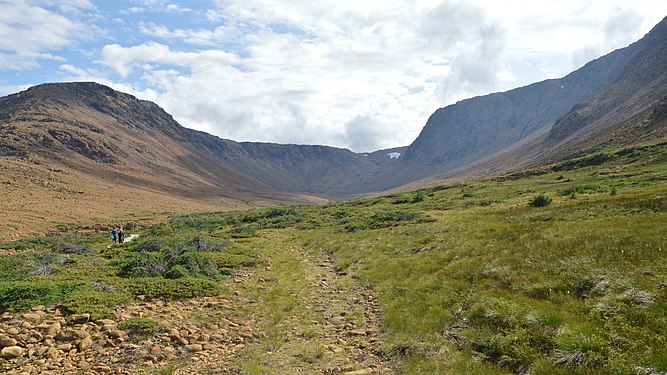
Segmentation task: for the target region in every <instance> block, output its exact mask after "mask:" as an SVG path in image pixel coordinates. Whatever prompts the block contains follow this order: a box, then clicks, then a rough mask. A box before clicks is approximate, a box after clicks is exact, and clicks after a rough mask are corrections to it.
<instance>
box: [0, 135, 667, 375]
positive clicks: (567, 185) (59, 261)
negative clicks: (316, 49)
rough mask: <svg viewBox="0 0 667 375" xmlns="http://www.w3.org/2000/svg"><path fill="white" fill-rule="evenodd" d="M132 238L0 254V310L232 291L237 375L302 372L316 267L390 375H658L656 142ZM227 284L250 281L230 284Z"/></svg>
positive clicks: (665, 357)
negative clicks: (247, 340) (247, 332)
mask: <svg viewBox="0 0 667 375" xmlns="http://www.w3.org/2000/svg"><path fill="white" fill-rule="evenodd" d="M137 233H138V234H139V235H140V237H139V238H138V239H137V240H134V241H132V242H131V243H127V244H123V245H116V246H113V247H110V248H109V247H108V245H109V244H110V239H109V238H108V233H97V234H75V233H72V234H68V235H62V236H53V237H38V238H26V239H22V240H19V241H14V242H8V243H4V244H2V245H0V248H4V249H16V250H24V251H21V252H18V253H16V254H5V255H0V309H2V310H5V309H14V310H21V309H28V308H30V307H32V306H34V305H39V304H45V305H47V304H60V305H61V306H62V307H63V309H65V310H66V311H69V312H73V313H84V312H85V313H91V314H93V315H96V316H111V315H113V311H114V308H115V307H116V306H118V305H122V304H123V303H129V302H132V301H136V300H137V296H140V295H144V296H149V297H154V298H161V299H181V298H191V297H197V296H215V295H220V296H223V297H224V296H231V295H233V294H234V293H235V292H236V291H238V290H241V291H242V293H243V294H242V295H246V296H248V299H249V301H261V303H250V302H249V303H248V304H246V305H244V304H242V303H241V304H239V305H238V309H237V314H238V315H239V316H250V315H252V316H254V317H256V318H257V319H256V321H257V322H258V324H259V327H257V330H259V331H262V332H264V334H263V335H257V336H256V337H255V338H254V339H253V340H254V342H253V343H252V344H250V345H248V346H247V347H246V349H245V352H242V353H241V357H239V358H238V359H237V361H238V363H236V366H237V369H238V370H239V372H242V373H275V372H276V371H277V370H278V369H281V370H283V371H288V372H289V370H285V369H286V368H290V367H285V366H293V367H291V368H299V369H300V371H302V370H304V369H305V371H311V373H312V372H316V371H317V370H318V369H322V368H325V367H326V365H327V362H328V361H331V360H332V359H331V358H330V357H328V356H329V355H333V354H330V353H328V352H327V353H326V354H325V353H322V352H318V350H317V349H313V347H314V346H313V345H309V344H308V343H309V340H310V341H313V342H315V341H317V340H323V336H322V335H319V334H318V332H316V330H315V329H314V328H313V327H311V326H310V324H311V322H313V321H317V319H319V318H318V316H319V315H318V314H319V313H318V311H317V309H311V308H310V307H309V304H311V303H313V301H316V300H317V298H320V299H322V298H330V296H329V297H328V295H327V294H321V295H320V296H318V294H317V290H315V291H312V288H313V286H312V285H313V283H312V282H310V281H312V280H310V279H309V278H310V277H311V276H312V277H313V278H314V277H315V276H314V275H315V271H309V266H308V265H309V264H318V263H321V262H323V261H325V260H326V261H331V262H333V265H334V266H335V272H336V273H337V274H340V275H348V276H351V278H352V280H355V282H356V283H358V284H359V285H361V286H363V288H367V289H368V290H369V291H372V293H373V294H374V296H375V298H376V300H377V302H378V304H379V309H380V322H379V324H380V337H381V339H380V340H379V341H377V343H376V345H377V348H376V351H377V352H378V354H379V355H381V356H382V357H383V358H385V359H386V360H387V361H388V362H389V363H390V364H391V369H392V371H393V372H394V373H397V374H437V373H443V374H445V373H446V374H507V373H517V374H524V373H533V374H664V373H667V144H664V143H662V144H654V145H646V146H638V147H633V148H627V149H621V150H610V151H603V152H599V153H597V154H593V155H590V156H587V157H583V158H579V159H573V160H568V161H565V162H562V163H559V164H555V165H551V166H548V167H543V168H539V169H534V170H527V171H521V172H516V173H513V174H508V175H505V176H499V177H496V178H493V179H488V180H484V181H476V182H469V183H462V184H455V185H445V186H437V187H433V188H429V189H422V190H418V191H414V192H408V193H401V194H394V195H388V196H383V197H377V198H369V199H362V200H356V201H350V202H342V203H332V204H328V205H325V206H294V207H276V208H269V209H256V210H248V211H239V212H227V213H206V214H193V215H186V216H178V217H173V218H172V219H171V220H169V221H168V222H164V223H162V224H159V225H155V226H151V227H147V228H143V229H140V230H138V231H137ZM309 272H311V273H309ZM243 273H255V274H257V275H261V281H262V282H261V283H260V282H251V283H247V284H237V283H234V282H233V279H234V277H235V275H238V274H243ZM267 280H268V281H269V282H267ZM339 288H340V290H342V291H347V292H349V293H354V292H355V291H358V286H354V285H340V286H339ZM355 288H356V289H355ZM343 299H344V298H342V297H341V301H342V300H343ZM327 302H328V301H318V303H322V306H327ZM329 302H330V303H329V304H328V308H330V309H340V308H343V306H344V305H339V304H338V302H339V301H338V300H336V301H333V300H332V301H329ZM341 303H342V302H341ZM355 314H356V313H355V311H352V312H351V313H350V318H351V319H352V320H355V319H356V320H358V321H360V322H359V323H361V320H363V319H365V318H364V316H363V314H361V313H359V314H357V315H355ZM320 315H321V314H320ZM295 330H296V331H299V332H301V336H300V337H301V338H302V342H303V344H302V345H301V346H292V347H291V349H290V350H291V352H290V353H289V356H290V358H291V359H290V361H292V362H293V363H291V364H289V363H288V364H285V363H280V364H276V363H271V359H270V358H268V357H267V356H265V355H264V354H265V353H266V352H267V351H271V352H277V351H279V350H280V349H281V347H287V346H288V343H287V341H286V339H285V337H287V336H286V335H285V333H286V332H291V331H295Z"/></svg>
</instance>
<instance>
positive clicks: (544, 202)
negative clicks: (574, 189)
mask: <svg viewBox="0 0 667 375" xmlns="http://www.w3.org/2000/svg"><path fill="white" fill-rule="evenodd" d="M551 202H553V199H552V198H550V197H547V196H546V195H544V194H540V195H538V196H536V197H535V198H533V200H531V201H530V203H528V204H529V205H531V206H533V207H545V206H548V205H550V204H551Z"/></svg>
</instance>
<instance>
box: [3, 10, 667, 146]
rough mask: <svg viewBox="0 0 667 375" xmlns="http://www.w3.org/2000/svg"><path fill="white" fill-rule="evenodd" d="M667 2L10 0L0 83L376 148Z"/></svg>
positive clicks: (567, 57)
mask: <svg viewBox="0 0 667 375" xmlns="http://www.w3.org/2000/svg"><path fill="white" fill-rule="evenodd" d="M665 16H667V2H661V1H654V0H650V1H649V0H634V1H632V2H628V1H620V0H607V1H602V0H596V1H585V2H583V1H575V0H563V1H547V0H541V1H538V0H536V1H519V0H509V1H502V2H501V1H492V0H470V1H448V0H410V1H408V0H405V1H396V0H366V1H362V2H360V1H351V0H338V1H317V2H313V1H312V0H292V1H276V0H212V1H205V0H199V1H175V0H174V1H170V0H125V1H93V0H60V1H56V0H0V94H1V95H6V94H10V93H14V92H17V91H20V90H23V89H25V88H27V87H29V86H33V85H36V84H40V83H44V82H55V81H97V82H100V83H103V84H106V85H109V86H111V87H113V88H115V89H118V90H121V91H124V92H128V93H131V94H133V95H136V96H138V97H140V98H142V99H147V100H152V101H155V102H156V103H158V104H159V105H160V106H162V107H163V108H164V109H165V110H167V112H169V113H171V114H172V115H173V116H174V118H175V119H176V120H178V121H179V122H180V123H181V124H182V125H183V126H186V127H190V128H194V129H198V130H203V131H206V132H209V133H211V134H215V135H218V136H220V137H223V138H229V139H234V140H237V141H265V142H279V143H300V144H325V145H331V146H337V147H345V148H350V149H352V150H353V151H358V152H366V151H373V150H377V149H380V148H388V147H394V146H402V145H408V144H409V143H410V142H412V141H413V140H414V138H415V137H416V136H417V135H418V134H419V131H420V130H421V128H422V127H423V126H424V124H425V123H426V120H427V119H428V117H429V116H430V115H431V114H432V113H433V112H434V111H435V110H436V109H438V108H440V107H444V106H446V105H449V104H453V103H455V102H456V101H458V100H461V99H465V98H468V97H472V96H476V95H483V94H487V93H490V92H496V91H504V90H508V89H511V88H515V87H519V86H524V85H527V84H530V83H532V82H536V81H541V80H544V79H547V78H555V77H561V76H563V75H565V74H567V73H569V72H571V71H572V70H574V69H576V68H578V67H580V66H582V65H583V64H585V63H586V62H588V61H590V60H591V59H594V58H597V57H599V56H602V55H604V54H606V53H608V52H611V51H612V50H614V49H617V48H621V47H625V46H627V45H628V44H630V43H632V42H634V41H636V40H638V39H640V38H641V37H642V36H643V35H644V34H645V33H647V32H648V31H649V30H650V29H651V28H652V27H653V26H654V25H655V24H657V23H658V22H659V21H660V20H662V18H663V17H665Z"/></svg>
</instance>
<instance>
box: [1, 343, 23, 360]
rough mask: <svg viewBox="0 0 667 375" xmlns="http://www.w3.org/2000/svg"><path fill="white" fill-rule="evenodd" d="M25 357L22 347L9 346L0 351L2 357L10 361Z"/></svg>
mask: <svg viewBox="0 0 667 375" xmlns="http://www.w3.org/2000/svg"><path fill="white" fill-rule="evenodd" d="M22 355H23V348H22V347H20V346H7V347H4V348H2V350H1V351H0V357H2V358H6V359H10V358H16V357H20V356H22Z"/></svg>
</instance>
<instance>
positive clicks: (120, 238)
mask: <svg viewBox="0 0 667 375" xmlns="http://www.w3.org/2000/svg"><path fill="white" fill-rule="evenodd" d="M111 241H112V242H113V243H114V244H116V243H123V242H125V232H123V228H116V227H113V229H111Z"/></svg>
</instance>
